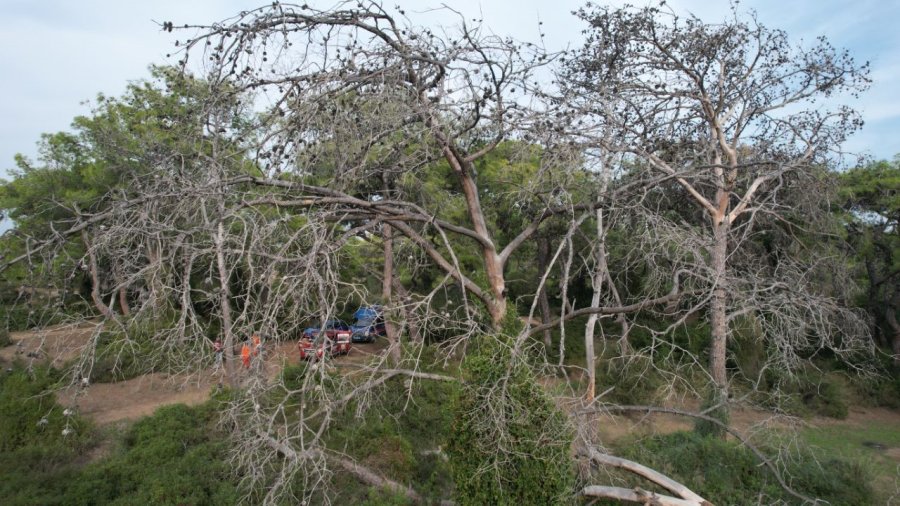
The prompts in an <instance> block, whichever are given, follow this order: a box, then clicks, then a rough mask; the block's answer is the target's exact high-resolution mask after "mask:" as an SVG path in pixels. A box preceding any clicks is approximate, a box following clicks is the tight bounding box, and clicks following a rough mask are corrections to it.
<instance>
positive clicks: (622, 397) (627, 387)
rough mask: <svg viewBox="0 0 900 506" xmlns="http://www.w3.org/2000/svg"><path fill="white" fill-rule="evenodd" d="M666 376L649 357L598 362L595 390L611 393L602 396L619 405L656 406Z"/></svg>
mask: <svg viewBox="0 0 900 506" xmlns="http://www.w3.org/2000/svg"><path fill="white" fill-rule="evenodd" d="M665 384H666V382H665V377H664V376H663V374H662V373H661V372H660V371H659V370H658V369H657V368H656V367H655V365H654V364H653V361H652V360H651V359H650V358H649V357H643V356H635V357H627V358H616V359H605V360H601V361H600V362H598V363H597V391H598V392H604V391H606V390H608V389H609V388H612V390H611V391H610V392H609V393H608V394H606V395H605V396H604V397H603V400H604V401H606V402H613V403H618V404H656V403H658V402H659V401H660V392H661V391H662V387H663V386H664V385H665Z"/></svg>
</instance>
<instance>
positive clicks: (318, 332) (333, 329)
mask: <svg viewBox="0 0 900 506" xmlns="http://www.w3.org/2000/svg"><path fill="white" fill-rule="evenodd" d="M350 334H351V330H350V326H349V325H347V324H346V323H344V322H342V321H341V320H328V321H326V322H325V325H324V326H323V327H322V328H319V327H309V328H306V329H304V330H303V334H302V335H301V336H300V342H299V343H298V344H297V347H298V348H300V358H301V359H304V360H305V359H309V358H312V357H313V356H315V357H316V358H318V359H321V358H322V357H324V356H325V355H326V354H327V355H328V356H329V357H331V356H334V355H345V354H347V353H350V346H351V345H350Z"/></svg>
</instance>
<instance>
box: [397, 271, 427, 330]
mask: <svg viewBox="0 0 900 506" xmlns="http://www.w3.org/2000/svg"><path fill="white" fill-rule="evenodd" d="M391 284H392V285H393V287H394V292H395V293H396V294H397V298H398V299H400V303H401V307H402V308H403V309H402V311H403V320H404V321H405V323H406V328H407V329H408V330H409V339H410V340H411V341H412V342H414V343H421V342H422V333H421V332H419V326H418V325H417V324H416V319H415V315H413V314H412V311H410V310H409V307H408V306H407V304H408V303H409V293H408V292H407V291H406V288H404V287H403V284H402V283H400V280H398V279H397V277H396V276H394V279H392V280H391Z"/></svg>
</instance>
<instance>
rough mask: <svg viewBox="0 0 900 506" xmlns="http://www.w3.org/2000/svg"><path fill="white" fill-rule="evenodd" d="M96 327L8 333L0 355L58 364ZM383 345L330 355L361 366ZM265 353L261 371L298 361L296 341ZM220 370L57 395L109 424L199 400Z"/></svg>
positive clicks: (80, 349)
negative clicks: (8, 335) (173, 405)
mask: <svg viewBox="0 0 900 506" xmlns="http://www.w3.org/2000/svg"><path fill="white" fill-rule="evenodd" d="M97 326H98V323H97V322H87V323H82V324H80V325H58V326H54V327H50V328H47V329H44V330H41V331H24V332H13V333H11V335H10V338H11V340H12V342H13V344H12V345H10V346H7V347H5V348H0V359H3V361H6V362H9V361H12V360H14V359H16V358H21V359H23V360H26V361H29V360H30V361H36V362H48V363H50V364H51V365H53V366H55V367H59V366H62V365H63V364H64V363H66V362H68V361H70V360H72V359H74V358H75V357H77V356H78V355H79V354H80V353H81V352H83V351H84V349H85V347H86V346H87V345H88V344H89V343H90V339H91V336H92V335H93V334H94V332H95V331H96V330H97ZM386 347H387V340H386V339H379V340H377V341H376V342H374V343H364V344H354V345H353V348H352V349H351V350H350V353H348V354H347V355H342V356H338V357H335V360H336V361H338V362H339V363H342V364H344V363H346V364H363V363H365V362H367V361H368V360H369V359H371V358H372V357H373V356H375V355H376V354H378V353H380V352H381V351H383V350H384V349H385V348H386ZM265 357H266V358H265V366H264V371H265V374H266V376H267V377H269V378H275V377H277V376H278V374H280V372H281V370H282V369H283V368H284V366H285V365H286V364H289V363H297V362H299V361H300V353H299V351H298V349H297V342H296V341H285V342H281V343H278V344H276V345H274V346H272V345H270V347H269V348H266V354H265ZM223 372H224V371H222V370H221V369H218V370H215V369H211V370H206V371H201V372H199V373H194V374H191V375H167V374H163V373H152V374H146V375H144V376H140V377H137V378H133V379H129V380H124V381H118V382H115V383H94V384H92V385H90V386H88V387H86V388H82V387H80V386H75V385H73V386H70V387H68V388H65V389H62V390H60V391H58V392H57V393H56V395H57V399H58V400H59V402H60V404H62V405H63V406H66V407H74V408H75V409H77V410H78V411H79V413H80V414H82V415H84V416H86V417H88V418H90V419H91V420H93V421H94V422H95V423H97V424H98V425H108V424H114V423H118V422H124V421H133V420H136V419H138V418H141V417H144V416H147V415H150V414H153V412H154V411H156V409H157V408H159V407H160V406H165V405H167V404H178V403H184V404H187V405H196V404H201V403H203V402H204V401H206V400H207V399H209V396H210V394H211V393H212V392H213V390H214V389H215V388H216V387H217V386H218V385H219V384H220V383H222V382H224V375H223ZM244 374H249V373H244Z"/></svg>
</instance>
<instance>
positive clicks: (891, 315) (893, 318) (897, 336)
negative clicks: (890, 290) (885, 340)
mask: <svg viewBox="0 0 900 506" xmlns="http://www.w3.org/2000/svg"><path fill="white" fill-rule="evenodd" d="M885 306H886V307H885V308H884V316H885V320H886V321H887V324H888V326H889V327H890V328H891V353H892V354H893V355H894V366H896V367H898V368H900V323H898V322H897V311H898V310H900V291H898V292H896V293H895V294H894V297H893V299H892V300H891V302H890V303H888V304H886V305H885Z"/></svg>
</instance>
